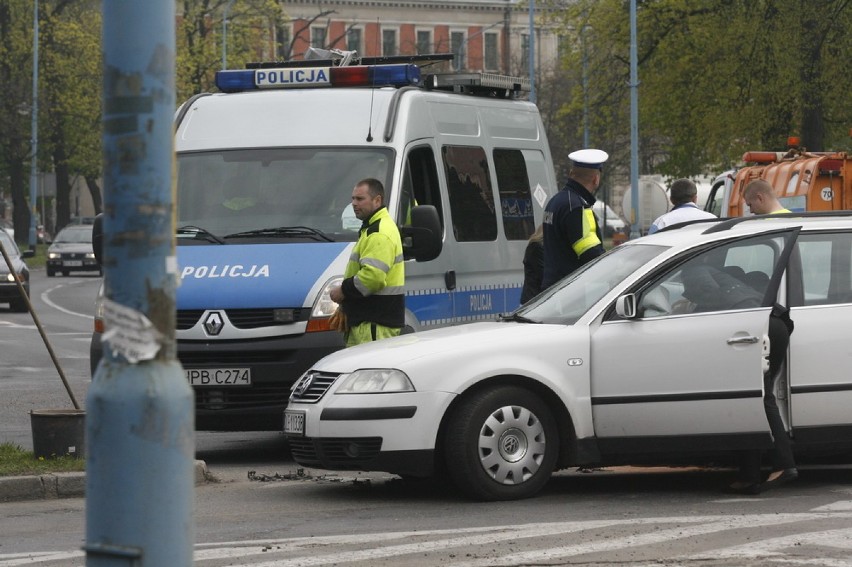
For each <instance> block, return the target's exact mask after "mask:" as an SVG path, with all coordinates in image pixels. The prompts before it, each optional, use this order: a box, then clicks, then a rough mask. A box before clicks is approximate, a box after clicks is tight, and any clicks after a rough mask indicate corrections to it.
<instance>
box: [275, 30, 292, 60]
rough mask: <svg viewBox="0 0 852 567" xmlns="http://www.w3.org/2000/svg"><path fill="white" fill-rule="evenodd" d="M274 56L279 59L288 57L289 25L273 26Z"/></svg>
mask: <svg viewBox="0 0 852 567" xmlns="http://www.w3.org/2000/svg"><path fill="white" fill-rule="evenodd" d="M275 58H276V59H278V60H279V61H286V60H287V59H290V26H289V25H283V26H276V27H275Z"/></svg>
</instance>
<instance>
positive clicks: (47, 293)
mask: <svg viewBox="0 0 852 567" xmlns="http://www.w3.org/2000/svg"><path fill="white" fill-rule="evenodd" d="M64 286H65V284H59V285H57V286H54V287H52V288H50V289H48V290H45V291H43V292H42V294H41V296H40V297H41V300H42V301H44V302H45V303H47V304H48V305H50V306H51V307H53V308H54V309H56V310H57V311H62V312H63V313H67V314H68V315H74V316H76V317H83V318H84V319H92V320H94V318H95V317H94V316H93V315H90V314H88V313H77V312H76V311H71V310H70V309H65V308H64V307H60V306H59V305H57V304H56V303H54V302H53V301H51V300H50V294H51V293H53V292H54V291H56V290H58V289H60V288H62V287H64ZM94 306H95V300H94V298H92V308H93V309H94Z"/></svg>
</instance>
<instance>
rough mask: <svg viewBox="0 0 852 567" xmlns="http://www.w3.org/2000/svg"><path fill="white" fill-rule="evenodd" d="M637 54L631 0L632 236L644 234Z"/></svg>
mask: <svg viewBox="0 0 852 567" xmlns="http://www.w3.org/2000/svg"><path fill="white" fill-rule="evenodd" d="M637 67H638V57H637V54H636V0H630V191H631V192H632V193H631V194H630V197H631V201H630V207H631V209H632V212H633V218H632V219H630V238H631V240H632V239H634V238H639V237H640V236H642V230H641V228H640V224H639V223H640V221H641V218H642V215H641V214H639V213H640V211H639V72H638V70H637Z"/></svg>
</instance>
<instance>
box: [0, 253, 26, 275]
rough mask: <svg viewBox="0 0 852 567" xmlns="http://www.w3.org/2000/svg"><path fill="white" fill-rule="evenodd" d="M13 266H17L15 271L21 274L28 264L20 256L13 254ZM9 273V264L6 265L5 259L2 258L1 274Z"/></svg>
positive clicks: (0, 261)
mask: <svg viewBox="0 0 852 567" xmlns="http://www.w3.org/2000/svg"><path fill="white" fill-rule="evenodd" d="M10 259H11V260H12V267H13V268H15V272H16V273H18V274H20V273H21V272H23V271H26V269H27V265H26V264H25V263H24V261H23V260H21V258H20V257H18V256H11V257H10ZM8 273H9V266H7V265H6V262H5V261H4V260H0V275H4V276H5V275H6V274H8Z"/></svg>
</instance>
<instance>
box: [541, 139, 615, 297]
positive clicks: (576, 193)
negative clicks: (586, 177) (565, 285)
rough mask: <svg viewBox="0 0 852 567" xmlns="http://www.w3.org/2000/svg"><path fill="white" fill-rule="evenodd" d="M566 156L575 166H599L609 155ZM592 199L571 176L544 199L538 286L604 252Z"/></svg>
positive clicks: (594, 152) (591, 152)
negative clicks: (542, 265)
mask: <svg viewBox="0 0 852 567" xmlns="http://www.w3.org/2000/svg"><path fill="white" fill-rule="evenodd" d="M568 157H569V158H570V159H571V160H572V162H573V163H574V167H575V168H578V167H579V168H591V169H601V168H602V164H603V162H604V161H606V160H607V158H608V157H609V156H608V155H607V153H606V152H603V151H601V150H579V151H576V152H573V153H571V154H569V156H568ZM594 203H595V196H594V195H593V194H592V193H591V192H590V191H589V190H588V189H586V188H585V187H584V186H583V185H582V184H581V183H580V182H579V181H576V180H575V179H568V182H567V183H566V184H565V187H563V188H562V190H561V191H559V193H557V194H556V195H554V196H553V197H552V198H551V199H550V201H549V202H548V203H547V206H546V207H545V209H544V277H543V279H542V289H545V288H547V287H549V286H550V285H552V284H554V283H556V282H557V281H558V280H560V279H562V278H563V277H565V276H566V275H568V274H570V273H571V272H573V271H574V270H576V269H577V268H579V267H580V266H582V265H583V264H585V263H586V262H588V261H590V260H592V259H594V258H597V257H598V256H600V255H601V254H603V253H604V248H603V235H602V233H601V228H600V226H598V223H597V219H596V217H595V213H594V211H593V210H592V205H593V204H594Z"/></svg>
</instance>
